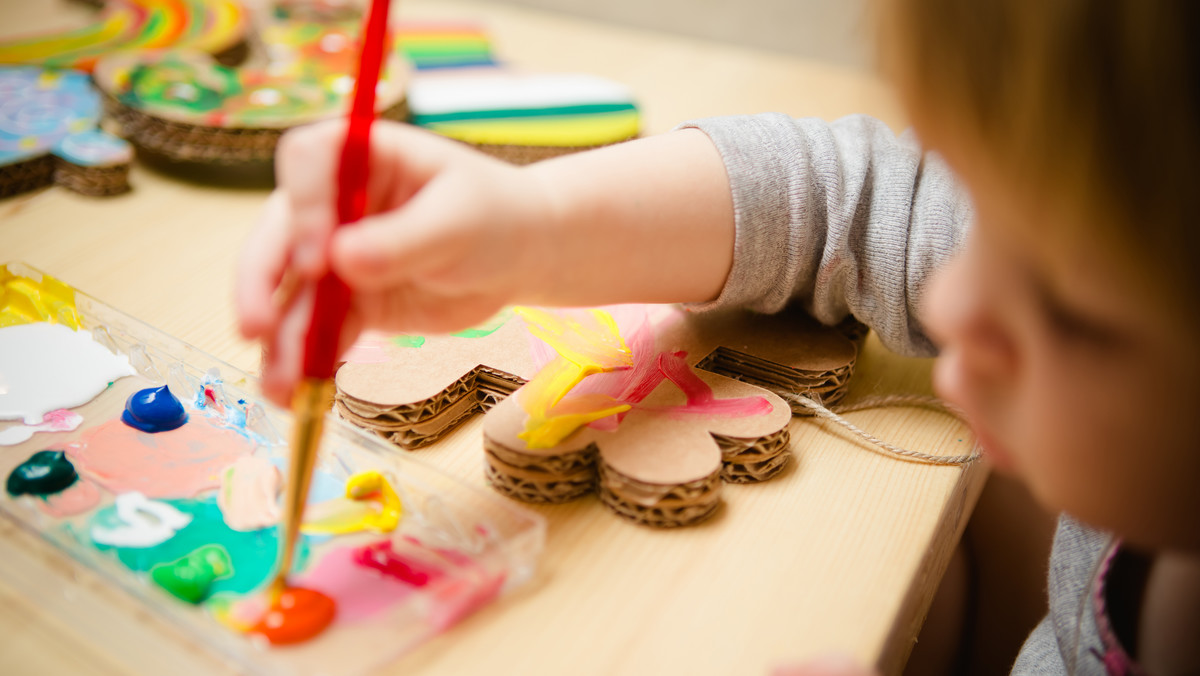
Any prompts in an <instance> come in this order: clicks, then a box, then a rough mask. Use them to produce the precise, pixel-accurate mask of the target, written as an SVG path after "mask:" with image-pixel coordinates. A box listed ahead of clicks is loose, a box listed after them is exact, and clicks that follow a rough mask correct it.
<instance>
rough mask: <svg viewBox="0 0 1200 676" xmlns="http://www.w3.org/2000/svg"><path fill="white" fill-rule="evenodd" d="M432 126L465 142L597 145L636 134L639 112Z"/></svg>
mask: <svg viewBox="0 0 1200 676" xmlns="http://www.w3.org/2000/svg"><path fill="white" fill-rule="evenodd" d="M428 128H429V129H432V130H433V131H436V132H438V133H439V134H443V135H445V136H449V137H450V138H454V139H458V140H460V141H466V142H467V143H482V144H488V145H519V146H566V147H576V146H594V145H602V144H605V143H614V142H616V141H623V140H625V139H628V138H632V137H634V136H637V134H638V130H639V122H638V114H637V112H636V111H621V112H617V113H605V114H602V115H581V116H564V117H527V118H512V119H503V120H460V121H455V122H438V123H434V124H431V125H429V126H428Z"/></svg>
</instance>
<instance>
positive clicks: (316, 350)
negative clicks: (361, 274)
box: [304, 0, 390, 378]
mask: <svg viewBox="0 0 1200 676" xmlns="http://www.w3.org/2000/svg"><path fill="white" fill-rule="evenodd" d="M389 4H390V3H389V0H371V11H370V14H368V15H367V20H366V24H365V26H364V28H363V35H362V40H361V41H360V42H361V45H362V49H361V51H360V52H359V58H358V77H357V78H356V79H355V81H354V100H353V103H352V104H351V107H350V124H349V127H348V128H347V130H346V142H345V144H344V145H343V146H342V155H341V160H340V162H339V163H338V174H337V187H338V193H337V212H338V226H339V227H341V226H343V225H346V224H348V223H354V222H356V221H359V220H361V219H362V217H363V216H364V215H366V211H367V175H368V160H369V157H370V147H371V122H372V121H373V120H374V119H375V88H376V86H377V85H378V83H379V72H380V70H381V68H382V66H383V55H384V53H385V52H386V51H387V42H388V40H387V16H388V6H389ZM349 309H350V289H349V287H347V286H346V284H345V283H344V282H343V281H342V280H340V279H338V277H337V276H336V275H335V274H333V272H328V273H326V274H325V276H324V277H322V278H321V279H320V280H319V281H318V282H317V287H316V294H315V300H314V301H313V312H312V319H311V321H310V322H309V326H308V334H307V335H305V337H304V375H305V376H306V377H309V378H332V377H333V365H334V361H335V360H336V359H337V355H338V339H339V338H340V337H341V334H342V325H343V324H344V323H345V321H346V313H347V312H348V311H349Z"/></svg>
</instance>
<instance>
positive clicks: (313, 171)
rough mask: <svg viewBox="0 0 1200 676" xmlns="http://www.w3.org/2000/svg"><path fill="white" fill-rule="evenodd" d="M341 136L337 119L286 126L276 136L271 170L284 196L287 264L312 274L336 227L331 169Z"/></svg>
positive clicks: (322, 266)
mask: <svg viewBox="0 0 1200 676" xmlns="http://www.w3.org/2000/svg"><path fill="white" fill-rule="evenodd" d="M345 135H346V129H345V123H344V122H343V121H340V120H334V121H330V122H323V123H320V124H314V125H309V126H305V127H300V128H298V129H295V130H292V131H290V132H288V133H287V134H284V135H283V138H281V139H280V140H279V148H278V150H277V151H276V153H275V173H276V177H277V182H278V185H279V187H280V188H281V189H282V190H283V192H284V193H285V194H286V195H287V197H288V208H289V211H290V215H291V226H292V232H293V243H294V251H293V257H292V264H293V265H295V266H296V269H297V270H298V271H299V272H300V274H302V275H304V276H305V277H309V278H313V277H316V276H318V275H320V274H321V273H323V272H324V271H325V269H326V266H327V261H326V253H325V251H326V243H327V241H328V238H329V233H330V232H332V230H333V228H334V227H335V226H336V225H337V167H338V161H339V157H340V148H341V146H342V144H343V141H344V137H345Z"/></svg>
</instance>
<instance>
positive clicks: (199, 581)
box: [150, 545, 233, 603]
mask: <svg viewBox="0 0 1200 676" xmlns="http://www.w3.org/2000/svg"><path fill="white" fill-rule="evenodd" d="M232 576H233V562H232V561H231V560H230V558H229V552H227V551H225V549H224V548H223V547H221V546H220V545H205V546H203V547H200V548H199V549H197V550H195V551H193V552H191V553H189V554H187V555H186V556H184V557H183V558H180V559H176V560H175V561H172V562H170V563H160V564H158V565H157V566H154V567H153V568H151V569H150V579H152V580H154V582H155V583H157V584H158V586H160V587H162V588H163V589H166V590H167V591H168V592H170V593H171V595H172V596H174V597H176V598H179V599H182V600H184V601H187V602H188V603H200V602H201V601H203V600H204V599H206V598H208V594H209V590H210V589H211V588H212V584H213V582H214V581H216V580H217V579H219V578H225V577H232Z"/></svg>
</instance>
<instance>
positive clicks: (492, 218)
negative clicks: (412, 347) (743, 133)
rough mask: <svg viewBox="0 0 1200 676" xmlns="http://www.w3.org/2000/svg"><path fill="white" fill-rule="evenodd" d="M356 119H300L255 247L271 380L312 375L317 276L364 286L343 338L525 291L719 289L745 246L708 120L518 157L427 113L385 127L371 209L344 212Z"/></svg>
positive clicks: (442, 319)
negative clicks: (340, 168)
mask: <svg viewBox="0 0 1200 676" xmlns="http://www.w3.org/2000/svg"><path fill="white" fill-rule="evenodd" d="M344 135H345V125H344V123H342V122H330V123H325V124H320V125H314V126H311V127H307V128H303V129H299V130H296V131H293V132H290V133H288V134H287V135H286V136H285V137H284V138H283V141H282V142H281V144H280V148H279V151H278V153H277V156H276V172H277V174H278V188H277V190H276V191H275V193H274V194H273V195H272V196H271V198H270V199H269V200H268V203H267V207H266V209H265V210H264V213H263V217H262V222H261V223H260V224H259V226H258V228H257V229H256V230H255V232H254V233H253V235H252V236H251V238H250V240H249V242H247V244H246V247H245V249H244V251H243V252H242V256H241V260H240V262H239V265H238V281H237V312H238V321H239V325H240V327H241V331H242V333H243V335H245V336H246V337H247V338H257V339H260V340H262V341H263V343H264V345H265V354H264V362H263V392H264V394H265V395H266V396H267V398H268V399H270V400H272V401H274V402H276V403H279V404H286V403H287V401H288V398H289V397H290V395H291V392H292V390H293V388H294V387H295V384H296V383H297V382H298V381H299V378H300V363H301V357H302V355H301V349H302V344H303V337H304V334H305V332H306V330H307V323H308V321H309V317H310V314H311V302H312V301H311V293H310V291H311V288H310V287H311V284H310V282H312V281H313V280H315V279H317V278H319V277H320V275H322V274H323V273H324V272H325V271H326V270H327V269H330V268H332V270H333V271H334V272H335V273H337V275H338V276H339V277H341V279H342V280H343V281H345V282H346V284H347V285H348V286H349V287H350V290H351V292H352V303H351V308H350V313H349V315H348V316H347V319H346V328H345V331H344V333H343V335H342V340H341V346H342V348H343V349H345V348H346V347H348V346H349V345H350V344H351V342H352V341H353V339H354V337H355V336H357V334H358V332H359V331H360V330H361V329H363V328H366V327H370V328H374V329H380V330H386V331H395V332H409V333H441V332H449V331H455V330H459V329H464V328H468V327H470V326H472V325H474V324H478V323H480V322H482V321H484V320H486V319H487V318H488V317H490V316H491V315H493V314H494V313H496V312H497V311H498V310H500V309H501V308H502V307H503V306H504V305H507V304H512V303H530V304H538V305H577V306H584V305H603V304H608V303H625V302H643V303H645V302H686V301H706V300H710V299H712V298H714V297H715V296H716V295H717V293H718V292H719V291H720V290H721V287H722V285H723V284H724V282H725V278H726V276H727V275H728V272H729V268H730V265H731V263H732V257H733V239H734V228H733V206H732V201H731V198H730V194H729V184H728V179H727V178H726V174H725V168H724V165H723V164H722V162H721V159H720V156H719V155H718V154H717V152H716V149H715V148H714V147H713V145H712V143H711V142H710V141H709V140H708V138H707V137H706V136H705V135H704V134H703V133H701V132H698V131H695V130H687V131H682V132H673V133H670V134H664V135H662V136H657V137H652V138H648V139H645V140H642V141H635V142H631V143H625V144H621V145H619V146H614V147H612V148H606V149H602V150H598V151H595V152H588V153H579V154H576V155H572V156H568V157H564V158H560V159H557V160H549V161H545V162H540V163H538V164H535V165H530V166H529V167H513V166H511V165H508V164H505V163H503V162H500V161H498V160H495V159H492V158H489V157H487V156H485V155H483V154H481V153H478V152H476V151H474V150H471V149H469V148H467V147H466V146H463V145H460V144H458V143H456V142H453V141H449V140H446V139H443V138H440V137H437V136H434V135H432V134H429V133H427V132H423V131H420V130H417V129H414V128H412V127H406V126H403V125H398V124H392V123H385V122H381V123H378V124H376V125H374V126H373V127H372V134H371V157H370V174H369V175H370V183H369V185H368V188H367V193H368V205H367V213H368V214H371V215H370V216H368V217H366V218H364V219H363V220H361V221H359V222H358V223H355V224H353V225H350V226H347V227H344V228H338V229H336V230H335V229H334V227H335V222H336V198H337V196H336V185H337V180H336V175H337V165H338V158H339V154H340V151H341V146H342V141H343V137H344Z"/></svg>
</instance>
